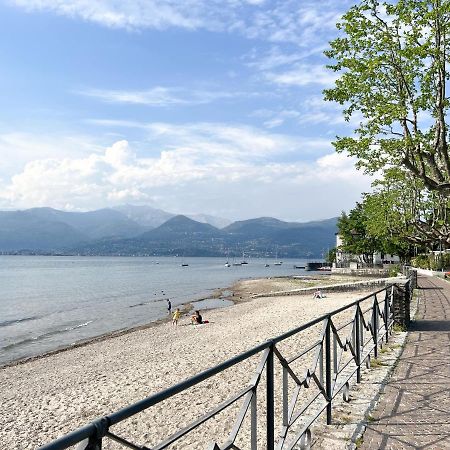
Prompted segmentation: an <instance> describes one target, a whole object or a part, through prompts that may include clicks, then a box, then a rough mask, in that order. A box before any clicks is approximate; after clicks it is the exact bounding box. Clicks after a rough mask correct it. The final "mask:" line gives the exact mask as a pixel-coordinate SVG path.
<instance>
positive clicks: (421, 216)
mask: <svg viewBox="0 0 450 450" xmlns="http://www.w3.org/2000/svg"><path fill="white" fill-rule="evenodd" d="M374 187H375V189H374V192H373V193H371V194H366V195H365V197H364V205H365V209H366V214H367V217H368V232H369V233H370V234H372V235H374V236H377V237H378V238H379V239H380V240H381V241H382V242H383V243H384V251H385V252H386V253H394V254H398V255H400V256H407V255H409V254H412V250H413V246H415V247H419V248H428V249H430V250H438V249H439V247H440V246H441V245H443V246H444V248H445V247H446V246H448V245H449V244H450V220H449V219H450V199H449V198H445V197H443V195H442V194H440V193H437V192H432V191H429V190H428V189H426V188H425V187H424V185H423V183H422V182H421V181H420V180H418V179H416V178H413V177H410V176H409V175H408V173H407V172H405V171H402V170H399V169H391V170H389V171H386V174H385V178H384V179H383V180H379V181H377V182H376V183H375V185H374Z"/></svg>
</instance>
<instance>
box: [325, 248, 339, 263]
mask: <svg viewBox="0 0 450 450" xmlns="http://www.w3.org/2000/svg"><path fill="white" fill-rule="evenodd" d="M336 251H337V249H336V247H334V248H331V249H330V250H328V253H327V255H326V257H325V261H326V262H327V263H330V264H332V263H334V262H335V261H336Z"/></svg>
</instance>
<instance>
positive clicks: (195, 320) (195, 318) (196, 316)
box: [191, 311, 203, 325]
mask: <svg viewBox="0 0 450 450" xmlns="http://www.w3.org/2000/svg"><path fill="white" fill-rule="evenodd" d="M191 323H192V325H201V324H202V323H203V317H202V316H201V315H200V312H199V311H195V314H193V315H192V317H191Z"/></svg>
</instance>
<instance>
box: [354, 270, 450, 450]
mask: <svg viewBox="0 0 450 450" xmlns="http://www.w3.org/2000/svg"><path fill="white" fill-rule="evenodd" d="M419 289H420V304H419V310H418V315H417V321H415V322H414V323H413V324H412V327H411V331H410V333H409V335H408V339H407V343H406V347H405V349H404V351H403V354H402V356H401V358H400V360H399V363H398V366H397V367H396V368H395V370H394V373H393V376H392V378H391V380H390V381H389V384H388V385H387V386H386V389H385V391H384V394H383V395H382V397H381V401H380V403H379V405H378V406H377V408H376V410H375V411H374V412H373V414H372V416H373V417H374V419H375V420H374V421H373V422H371V423H369V424H368V426H367V430H366V432H365V434H364V442H363V444H362V445H361V446H360V447H358V448H359V449H364V450H368V449H370V450H372V449H402V450H403V449H427V450H428V449H430V450H431V449H439V450H444V449H450V283H448V282H446V281H444V280H440V279H437V278H430V277H420V278H419Z"/></svg>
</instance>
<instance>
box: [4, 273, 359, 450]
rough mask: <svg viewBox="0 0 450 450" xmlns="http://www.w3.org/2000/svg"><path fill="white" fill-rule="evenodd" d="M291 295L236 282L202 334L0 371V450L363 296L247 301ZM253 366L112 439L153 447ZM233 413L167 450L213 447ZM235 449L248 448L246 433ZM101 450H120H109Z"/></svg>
mask: <svg viewBox="0 0 450 450" xmlns="http://www.w3.org/2000/svg"><path fill="white" fill-rule="evenodd" d="M294 284H296V285H297V286H298V282H294ZM292 285H293V282H292V280H289V279H282V280H279V279H277V280H247V281H242V282H240V283H239V284H238V285H237V286H235V288H234V292H235V298H236V299H238V302H237V303H236V304H235V305H234V306H231V307H226V308H222V309H216V310H211V311H205V312H204V314H203V315H204V318H205V319H207V320H209V321H210V323H209V324H207V325H202V326H192V325H188V323H189V315H185V316H183V317H182V318H181V320H180V325H179V326H178V327H175V326H172V325H171V324H170V323H162V324H158V325H156V326H152V327H149V328H146V329H141V330H137V331H134V332H131V333H126V334H123V335H120V336H116V337H111V338H109V339H104V340H100V341H97V342H92V343H90V344H88V345H85V346H81V347H78V348H73V349H70V350H68V351H63V352H60V353H57V354H53V355H51V356H46V357H43V358H38V359H35V360H32V361H28V362H26V363H23V364H18V365H13V366H9V367H5V368H3V369H0V387H1V388H0V401H1V404H2V410H3V411H2V414H1V415H0V443H1V448H8V449H17V450H19V449H35V448H37V447H38V446H40V445H43V444H45V443H48V442H50V441H51V440H53V439H55V438H57V437H59V436H62V435H63V434H65V433H67V432H69V431H71V430H73V429H75V428H77V427H80V426H82V425H84V424H86V423H88V422H90V421H92V420H93V419H95V418H97V417H100V416H103V415H107V414H108V413H111V412H113V411H116V410H118V409H120V408H122V407H125V406H128V405H130V404H131V403H133V402H136V401H138V400H141V399H143V398H145V397H147V396H149V395H151V394H153V393H156V392H158V391H160V390H162V389H164V388H168V387H170V386H172V385H173V384H175V383H177V382H180V381H182V380H184V379H186V378H188V377H190V376H192V375H195V374H196V373H198V372H200V371H202V370H204V369H207V368H209V367H212V366H214V365H215V364H217V363H219V362H221V361H224V360H226V359H228V358H230V357H232V356H233V355H236V354H238V353H241V352H243V351H245V350H248V349H250V348H251V347H253V346H255V345H256V344H258V343H261V342H263V341H265V340H267V339H269V338H270V337H273V336H277V335H280V334H282V333H283V332H286V331H288V330H290V329H292V328H295V327H297V326H299V325H301V324H303V323H306V322H308V321H310V320H312V319H313V318H315V317H317V316H319V315H322V314H325V313H327V312H329V311H332V310H335V309H337V308H339V307H341V306H343V305H345V304H348V303H350V302H352V301H354V300H355V299H357V298H360V297H361V296H363V295H365V294H366V293H367V292H368V291H352V292H348V293H345V292H339V293H337V292H336V293H335V292H329V293H326V295H327V297H326V298H324V299H320V300H319V299H312V297H311V295H293V296H280V297H270V298H258V299H251V297H252V295H254V294H255V293H261V292H270V291H279V290H282V289H283V288H284V289H286V290H289V289H291V288H292ZM239 300H240V301H239ZM318 332H319V327H315V328H314V329H311V330H309V331H308V332H305V333H302V334H301V336H297V337H296V338H295V339H290V340H289V341H288V342H286V343H285V344H283V345H282V346H281V348H282V350H283V351H286V353H287V354H288V353H291V354H293V353H294V352H295V351H298V349H299V348H302V347H306V346H307V345H308V344H309V343H311V342H312V341H313V340H314V339H315V336H314V333H316V335H317V333H318ZM283 346H284V349H283ZM258 360H259V357H254V358H252V359H251V360H249V361H246V362H245V363H242V364H240V365H239V366H236V367H234V368H233V369H229V370H227V371H226V372H224V373H223V374H220V375H218V376H215V377H214V378H211V379H209V380H207V381H205V382H203V383H201V384H199V385H198V386H196V387H194V388H191V389H190V390H189V392H185V393H182V394H179V395H177V396H175V397H173V398H171V399H169V400H168V401H166V402H164V403H163V404H160V405H157V406H155V407H153V408H150V409H149V410H147V411H145V412H143V413H141V414H139V415H137V416H135V417H133V418H131V419H129V420H127V421H125V422H123V423H122V424H120V425H119V426H117V427H115V428H114V430H115V431H117V432H118V433H119V434H122V435H123V436H127V437H129V438H130V439H131V440H132V441H133V442H134V443H136V444H138V445H144V444H145V445H147V446H149V447H150V446H152V445H155V444H156V443H158V442H159V440H161V439H162V438H163V437H165V436H167V435H169V434H171V433H172V432H175V431H177V429H178V428H179V427H182V426H184V425H186V424H188V423H189V422H191V421H192V420H195V419H196V418H197V417H199V415H201V414H202V413H204V412H205V411H207V410H209V409H211V408H213V407H214V406H216V405H217V404H219V403H220V402H221V401H223V400H225V399H226V398H228V396H230V395H231V394H232V393H234V392H237V391H238V390H239V389H240V388H242V387H244V386H245V385H246V384H247V383H248V381H249V379H250V378H251V375H252V373H253V370H254V369H255V367H256V365H257V362H258ZM277 370H278V369H277ZM277 389H279V386H277ZM260 397H263V395H261V396H260ZM260 400H261V402H262V401H263V399H260ZM262 408H263V406H262ZM237 410H238V409H237V407H233V408H231V409H230V410H228V413H227V414H225V413H221V414H220V415H219V417H218V418H217V419H216V420H213V421H211V422H209V423H208V424H207V425H203V426H201V427H200V428H199V429H198V431H196V432H194V433H191V434H192V436H190V437H188V438H186V439H184V440H182V441H181V442H180V443H178V444H177V445H173V446H171V447H170V448H174V449H175V448H178V449H181V448H191V449H196V448H205V445H204V443H207V442H210V441H212V440H213V439H218V440H219V441H220V439H223V438H224V437H226V436H227V433H228V432H229V431H230V428H231V427H232V424H233V421H234V418H235V414H236V412H237ZM261 413H262V412H261ZM244 425H245V424H244ZM244 428H245V427H244ZM247 429H248V427H247ZM261 431H262V430H261ZM242 439H243V442H244V441H245V440H246V439H248V430H247V431H245V430H243V436H242ZM243 447H244V448H246V445H245V443H243ZM104 448H106V449H109V448H111V449H113V448H124V447H119V446H118V445H117V444H114V443H112V442H111V441H110V440H106V441H105V444H104Z"/></svg>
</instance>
